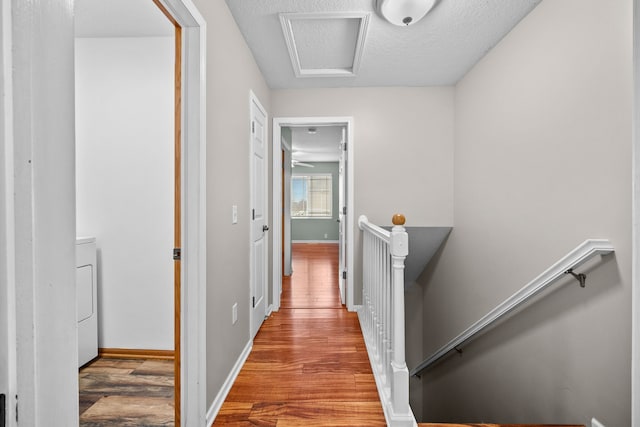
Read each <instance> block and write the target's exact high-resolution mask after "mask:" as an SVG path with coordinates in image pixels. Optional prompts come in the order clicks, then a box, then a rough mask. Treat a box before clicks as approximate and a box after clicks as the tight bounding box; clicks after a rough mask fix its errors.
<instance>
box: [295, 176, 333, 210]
mask: <svg viewBox="0 0 640 427" xmlns="http://www.w3.org/2000/svg"><path fill="white" fill-rule="evenodd" d="M331 200H332V194H331V174H309V175H293V176H292V177H291V217H292V218H331V217H332V216H333V212H332V210H331Z"/></svg>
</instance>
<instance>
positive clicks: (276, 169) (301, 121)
mask: <svg viewBox="0 0 640 427" xmlns="http://www.w3.org/2000/svg"><path fill="white" fill-rule="evenodd" d="M305 125H337V126H345V127H346V128H347V144H348V150H347V156H346V162H347V164H348V167H347V177H346V178H347V189H346V190H347V197H346V199H345V202H346V206H347V214H346V218H345V220H346V223H347V282H346V294H347V310H349V311H355V310H356V308H357V307H356V305H355V304H354V291H353V290H354V283H353V269H354V265H353V257H354V251H353V248H354V245H353V240H354V218H355V216H354V212H353V207H354V202H353V188H354V163H355V162H354V151H355V150H354V149H353V147H354V140H355V138H354V134H353V117H275V118H274V119H273V138H272V144H273V146H272V152H273V153H278V152H280V150H281V148H280V147H281V139H282V128H283V127H286V126H293V127H299V126H305ZM272 160H273V165H272V168H271V172H272V174H271V177H272V198H273V235H274V236H279V235H281V233H282V230H281V227H282V225H281V223H282V195H281V194H280V188H281V186H282V173H281V169H282V159H281V156H273V159H272ZM281 246H282V242H281V240H280V239H273V240H272V253H273V262H272V266H271V268H272V273H273V277H272V281H273V289H272V291H273V295H272V298H271V304H272V308H273V310H275V311H278V310H279V309H280V294H281V293H282V248H281Z"/></svg>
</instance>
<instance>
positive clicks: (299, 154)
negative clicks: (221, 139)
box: [272, 117, 355, 311]
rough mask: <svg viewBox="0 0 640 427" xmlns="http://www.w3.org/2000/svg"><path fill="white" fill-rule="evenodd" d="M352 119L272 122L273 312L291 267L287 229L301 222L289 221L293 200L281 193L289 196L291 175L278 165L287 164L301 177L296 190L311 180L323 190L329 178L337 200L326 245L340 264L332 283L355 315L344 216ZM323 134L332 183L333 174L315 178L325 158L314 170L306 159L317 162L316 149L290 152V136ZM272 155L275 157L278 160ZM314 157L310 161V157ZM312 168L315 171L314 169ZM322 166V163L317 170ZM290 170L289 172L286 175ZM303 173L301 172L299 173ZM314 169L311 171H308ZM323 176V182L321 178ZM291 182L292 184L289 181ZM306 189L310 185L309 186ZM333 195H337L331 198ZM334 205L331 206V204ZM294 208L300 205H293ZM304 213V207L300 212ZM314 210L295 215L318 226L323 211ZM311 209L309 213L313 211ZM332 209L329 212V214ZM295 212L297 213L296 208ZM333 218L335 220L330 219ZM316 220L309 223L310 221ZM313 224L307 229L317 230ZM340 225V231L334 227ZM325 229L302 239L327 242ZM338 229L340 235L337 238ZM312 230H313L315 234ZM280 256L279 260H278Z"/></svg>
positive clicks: (349, 227) (291, 233)
mask: <svg viewBox="0 0 640 427" xmlns="http://www.w3.org/2000/svg"><path fill="white" fill-rule="evenodd" d="M352 122H353V119H352V118H350V117H337V118H336V117H295V118H275V119H274V129H273V141H274V146H273V152H274V153H276V155H274V156H273V168H272V171H273V177H272V179H273V216H274V219H273V224H274V227H277V228H278V229H274V232H273V235H274V236H282V237H281V238H274V239H273V254H274V256H273V266H272V269H273V284H274V286H273V297H272V301H273V304H274V309H275V310H278V309H279V308H280V296H281V293H282V289H283V275H284V276H286V275H287V274H289V273H290V271H288V266H291V262H290V260H289V259H287V258H286V257H287V256H288V254H291V253H292V251H291V247H290V246H289V245H290V243H291V242H292V241H295V240H296V237H295V230H294V227H293V226H291V227H289V228H287V227H288V225H289V224H292V222H293V221H301V222H302V221H303V220H302V219H290V218H291V215H292V212H293V211H294V208H295V206H294V201H293V198H291V197H288V196H287V189H289V190H290V192H291V193H292V192H293V191H294V190H293V187H291V184H290V183H287V182H286V180H287V179H288V178H289V177H291V176H294V175H293V167H292V168H289V165H288V164H283V162H285V163H286V162H291V164H292V165H293V164H296V165H298V171H299V172H298V176H300V177H301V178H300V179H299V180H298V182H300V184H299V185H300V186H304V183H303V182H308V183H310V182H311V181H312V180H313V181H315V182H317V183H318V185H324V184H322V183H321V182H320V181H324V182H326V177H327V176H328V175H331V180H332V182H333V180H334V179H335V181H337V182H335V188H336V190H337V191H338V194H339V195H340V197H339V198H338V199H339V200H336V201H331V202H330V204H331V205H332V206H331V208H332V211H331V213H332V216H331V219H330V221H332V222H333V225H334V227H332V228H331V229H332V230H335V235H333V236H332V237H333V238H332V239H331V240H334V241H335V242H336V243H337V244H338V248H339V251H338V253H337V254H336V255H337V258H338V259H337V261H338V260H339V261H341V262H344V264H341V265H340V267H339V269H338V272H337V273H338V275H339V277H338V283H340V289H341V292H340V293H341V297H342V298H341V302H342V303H343V304H346V306H347V309H348V310H349V311H353V310H355V304H354V298H353V266H352V264H353V250H352V246H353V245H351V244H350V243H349V242H351V241H353V220H352V218H353V216H352V215H353V214H352V212H351V211H350V210H351V206H353V156H352V153H353V151H352V150H351V148H352V144H353V129H352ZM329 129H331V130H333V131H334V132H335V135H334V136H335V137H334V138H333V140H332V142H330V143H329V144H333V147H334V150H335V152H336V154H334V156H335V157H334V158H332V159H331V160H333V161H334V163H335V178H334V177H333V175H334V174H331V173H328V172H323V173H320V172H319V171H320V169H321V168H320V163H327V162H326V160H327V158H326V157H325V158H324V159H325V161H324V162H322V161H321V162H319V164H318V165H316V164H315V162H313V161H312V160H317V159H320V160H322V159H323V157H321V156H319V154H320V153H319V152H320V151H322V150H321V149H319V148H318V147H314V146H313V145H309V148H307V150H306V151H307V152H306V153H305V150H304V149H300V148H298V150H296V146H295V143H292V142H294V141H293V139H292V138H293V137H292V135H293V134H294V133H297V134H298V136H299V137H301V138H304V137H305V135H309V136H313V135H317V134H318V133H319V132H322V130H326V131H328V130H329ZM278 153H281V154H280V155H278ZM314 155H315V156H316V157H314ZM316 166H317V167H316ZM322 166H323V167H324V166H326V164H323V165H322ZM287 170H290V171H291V172H289V173H288V172H287ZM305 170H306V171H307V172H301V171H305ZM311 170H314V172H309V171H311ZM316 172H317V173H316ZM323 177H324V178H323ZM294 180H295V178H294V179H292V181H294ZM309 185H310V184H309ZM336 196H338V195H336ZM334 204H335V205H337V206H333V205H334ZM298 207H300V206H298ZM303 208H308V206H306V207H303ZM315 208H317V209H316V211H315V212H309V210H308V209H307V210H306V211H304V209H303V211H300V212H299V214H300V215H301V216H302V217H305V219H308V220H309V221H321V220H322V219H325V220H329V216H328V215H327V212H326V211H325V212H321V211H322V208H323V206H320V205H317V204H316V207H315ZM315 208H314V209H315ZM334 208H335V209H334ZM296 209H297V208H296ZM334 213H335V215H336V216H335V218H334V217H333V214H334ZM314 216H315V217H316V218H315V219H311V217H314ZM318 216H324V218H318ZM318 224H319V222H317V223H316V224H315V225H314V227H312V228H321V227H318ZM340 225H342V227H341V226H340ZM328 230H329V229H326V230H323V231H319V233H320V234H315V238H313V236H311V235H309V234H307V236H306V237H305V240H307V241H309V240H311V241H315V242H316V243H318V242H322V241H324V240H329V233H330V232H329V231H328ZM340 230H343V232H342V233H340ZM317 232H318V230H316V233H317ZM283 257H284V259H283Z"/></svg>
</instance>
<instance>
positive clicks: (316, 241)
mask: <svg viewBox="0 0 640 427" xmlns="http://www.w3.org/2000/svg"><path fill="white" fill-rule="evenodd" d="M291 243H335V244H336V245H337V244H339V243H340V241H339V240H292V241H291Z"/></svg>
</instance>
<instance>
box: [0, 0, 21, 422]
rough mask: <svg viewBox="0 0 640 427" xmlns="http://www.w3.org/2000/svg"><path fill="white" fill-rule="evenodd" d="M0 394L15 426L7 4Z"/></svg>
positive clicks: (0, 122)
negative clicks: (4, 397)
mask: <svg viewBox="0 0 640 427" xmlns="http://www.w3.org/2000/svg"><path fill="white" fill-rule="evenodd" d="M0 33H1V34H2V35H1V37H0V40H1V41H2V42H1V43H2V48H1V52H2V56H1V57H0V93H3V94H4V96H3V97H2V99H1V100H0V135H2V136H1V137H0V159H1V160H0V201H1V206H2V207H0V248H1V249H2V250H0V316H1V317H0V370H1V371H0V393H1V394H4V395H5V396H6V401H5V402H6V414H5V416H6V420H0V422H2V421H6V425H8V426H13V425H15V423H14V422H12V420H15V418H16V412H15V410H16V403H17V402H16V399H15V398H14V396H15V395H16V394H17V390H18V388H17V383H16V381H17V376H16V374H17V372H16V371H17V368H16V364H17V361H16V313H15V306H16V304H15V303H16V299H15V282H16V280H15V279H16V276H15V268H14V266H15V241H14V238H13V232H12V231H13V230H15V223H14V212H15V210H14V198H13V191H14V180H13V174H14V171H13V144H12V142H13V131H12V129H13V128H12V125H11V123H12V120H13V119H12V111H13V110H12V105H11V104H12V99H13V98H12V79H11V72H12V71H11V70H12V60H11V59H12V58H11V46H12V44H11V2H10V1H8V0H2V3H0Z"/></svg>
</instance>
